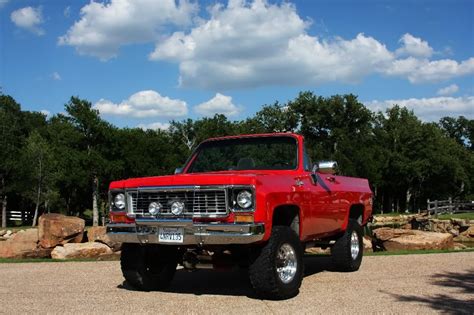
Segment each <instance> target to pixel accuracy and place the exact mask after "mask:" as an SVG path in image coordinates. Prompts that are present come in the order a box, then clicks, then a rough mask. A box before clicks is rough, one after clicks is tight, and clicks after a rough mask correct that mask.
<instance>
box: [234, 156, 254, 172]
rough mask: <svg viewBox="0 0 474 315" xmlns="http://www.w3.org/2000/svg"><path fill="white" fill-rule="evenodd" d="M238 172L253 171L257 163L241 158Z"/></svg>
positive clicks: (250, 159)
mask: <svg viewBox="0 0 474 315" xmlns="http://www.w3.org/2000/svg"><path fill="white" fill-rule="evenodd" d="M236 169H237V170H252V169H255V161H254V160H253V159H252V158H248V157H245V158H241V159H240V160H239V162H238V163H237V168H236Z"/></svg>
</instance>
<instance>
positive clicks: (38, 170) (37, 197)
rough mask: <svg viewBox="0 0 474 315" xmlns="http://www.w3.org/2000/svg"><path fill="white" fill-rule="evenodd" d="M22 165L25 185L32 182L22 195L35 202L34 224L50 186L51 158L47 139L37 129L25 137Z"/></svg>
mask: <svg viewBox="0 0 474 315" xmlns="http://www.w3.org/2000/svg"><path fill="white" fill-rule="evenodd" d="M22 157H23V162H24V163H23V165H24V168H23V170H24V171H27V172H26V178H27V186H30V187H31V185H32V183H34V188H33V190H31V189H25V190H24V195H25V196H26V197H27V198H28V199H31V200H32V201H33V202H34V204H35V211H34V217H33V223H32V226H33V227H34V226H36V223H37V219H38V211H39V207H40V204H41V203H42V202H43V200H44V196H45V195H46V194H47V192H48V190H49V189H50V187H51V180H52V174H53V171H54V170H53V168H54V166H53V162H54V161H53V159H52V153H51V148H50V145H49V143H48V141H47V140H46V139H45V138H43V137H42V136H41V135H40V134H39V132H38V131H36V130H35V131H33V132H32V133H31V134H30V135H29V137H28V138H27V139H26V144H25V146H24V148H23V153H22Z"/></svg>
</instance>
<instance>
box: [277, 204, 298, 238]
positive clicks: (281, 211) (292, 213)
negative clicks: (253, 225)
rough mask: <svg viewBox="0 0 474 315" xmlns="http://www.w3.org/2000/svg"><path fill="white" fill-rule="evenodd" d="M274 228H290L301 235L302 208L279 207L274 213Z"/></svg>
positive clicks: (292, 206) (293, 206)
mask: <svg viewBox="0 0 474 315" xmlns="http://www.w3.org/2000/svg"><path fill="white" fill-rule="evenodd" d="M272 222H273V226H276V225H283V226H289V227H290V228H291V229H292V230H293V231H295V232H296V234H297V235H298V236H299V235H300V208H299V207H298V206H295V205H283V206H278V207H276V208H275V210H274V211H273V220H272Z"/></svg>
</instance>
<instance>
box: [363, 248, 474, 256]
mask: <svg viewBox="0 0 474 315" xmlns="http://www.w3.org/2000/svg"><path fill="white" fill-rule="evenodd" d="M465 252H474V248H465V249H420V250H397V251H392V252H372V253H364V256H393V255H419V254H448V253H465Z"/></svg>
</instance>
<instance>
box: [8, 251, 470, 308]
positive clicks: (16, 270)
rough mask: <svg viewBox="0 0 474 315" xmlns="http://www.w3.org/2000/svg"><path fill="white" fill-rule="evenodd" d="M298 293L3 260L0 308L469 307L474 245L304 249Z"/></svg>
mask: <svg viewBox="0 0 474 315" xmlns="http://www.w3.org/2000/svg"><path fill="white" fill-rule="evenodd" d="M305 264H306V276H305V278H304V280H303V285H302V287H301V289H300V294H299V295H298V296H297V297H295V298H293V299H290V300H286V301H264V300H260V299H258V298H256V297H255V296H254V295H253V293H252V290H251V289H250V287H249V284H248V280H247V278H246V274H245V273H244V272H242V271H233V272H216V271H198V272H193V273H189V272H186V271H184V270H178V272H177V274H176V277H175V279H174V281H173V285H172V287H171V288H170V289H169V290H168V291H167V292H138V291H133V290H131V289H130V288H128V287H127V286H126V285H124V284H123V279H122V275H121V272H120V266H119V262H117V261H109V262H66V263H17V264H11V263H5V264H0V313H2V314H17V313H67V314H69V313H87V314H91V313H166V314H188V313H192V314H202V313H213V314H247V313H258V314H267V313H268V314H294V313H298V314H310V313H311V314H328V313H331V314H345V313H347V314H349V313H351V314H354V313H356V314H357V313H364V314H367V313H384V314H391V313H396V314H402V313H409V314H414V313H416V314H425V313H452V314H457V313H466V314H474V253H473V252H465V253H450V254H427V255H406V256H372V257H365V258H364V261H363V263H362V267H361V269H360V270H359V271H358V272H354V273H338V272H331V271H330V269H331V268H330V261H329V259H328V258H327V257H314V256H313V257H306V258H305Z"/></svg>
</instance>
